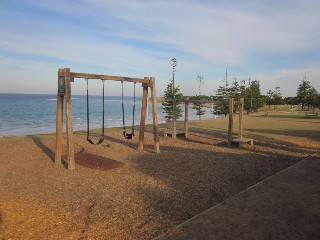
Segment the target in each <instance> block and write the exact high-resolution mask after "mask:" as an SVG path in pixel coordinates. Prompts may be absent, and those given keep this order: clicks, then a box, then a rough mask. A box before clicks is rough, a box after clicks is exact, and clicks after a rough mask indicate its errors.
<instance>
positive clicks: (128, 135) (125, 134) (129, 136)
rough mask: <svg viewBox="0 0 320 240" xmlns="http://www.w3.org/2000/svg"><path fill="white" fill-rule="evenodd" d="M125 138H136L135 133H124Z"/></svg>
mask: <svg viewBox="0 0 320 240" xmlns="http://www.w3.org/2000/svg"><path fill="white" fill-rule="evenodd" d="M123 136H124V138H125V139H132V138H133V137H134V133H126V132H125V131H123Z"/></svg>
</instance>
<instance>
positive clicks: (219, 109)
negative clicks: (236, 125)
mask: <svg viewBox="0 0 320 240" xmlns="http://www.w3.org/2000/svg"><path fill="white" fill-rule="evenodd" d="M224 82H225V84H224V85H223V86H219V87H218V89H217V90H216V98H217V100H220V101H221V102H220V103H219V104H217V105H215V106H214V109H213V112H212V113H213V114H215V115H224V116H227V114H228V113H229V97H230V87H229V82H228V74H227V71H226V77H225V79H224Z"/></svg>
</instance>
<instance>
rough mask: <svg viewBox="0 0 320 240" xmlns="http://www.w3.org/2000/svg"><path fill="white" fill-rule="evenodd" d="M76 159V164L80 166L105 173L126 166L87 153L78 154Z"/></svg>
mask: <svg viewBox="0 0 320 240" xmlns="http://www.w3.org/2000/svg"><path fill="white" fill-rule="evenodd" d="M75 159H76V163H77V164H79V165H82V166H84V167H88V168H93V169H99V170H103V171H106V170H109V169H113V168H118V167H122V166H123V165H124V163H122V162H118V161H116V160H113V159H110V158H105V157H102V156H98V155H94V154H90V153H85V152H81V153H77V154H76V155H75Z"/></svg>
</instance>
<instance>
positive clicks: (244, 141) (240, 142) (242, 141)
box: [164, 97, 253, 147]
mask: <svg viewBox="0 0 320 240" xmlns="http://www.w3.org/2000/svg"><path fill="white" fill-rule="evenodd" d="M179 102H181V103H184V108H185V114H184V115H185V118H184V131H179V132H178V131H177V118H176V105H177V103H179ZM220 102H221V100H190V99H189V97H186V98H185V99H182V100H179V101H177V99H176V98H174V99H173V107H172V129H171V131H170V132H169V131H167V132H165V133H164V136H171V137H172V138H176V137H177V136H184V137H186V138H187V137H188V134H189V123H188V115H189V103H212V104H214V103H220ZM234 104H235V102H234V98H230V99H229V123H228V146H231V145H237V146H239V147H244V146H245V145H251V146H252V145H253V139H249V138H243V110H244V98H240V101H239V130H238V138H233V120H234V113H233V111H234Z"/></svg>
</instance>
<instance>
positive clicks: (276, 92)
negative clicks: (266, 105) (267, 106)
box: [272, 87, 284, 109]
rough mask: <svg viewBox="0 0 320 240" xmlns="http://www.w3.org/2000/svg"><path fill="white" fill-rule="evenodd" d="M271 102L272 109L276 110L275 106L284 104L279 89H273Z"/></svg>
mask: <svg viewBox="0 0 320 240" xmlns="http://www.w3.org/2000/svg"><path fill="white" fill-rule="evenodd" d="M272 100H273V106H274V109H275V108H276V105H280V104H283V103H284V100H283V97H282V94H281V89H280V87H276V88H275V89H274V91H273V95H272Z"/></svg>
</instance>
